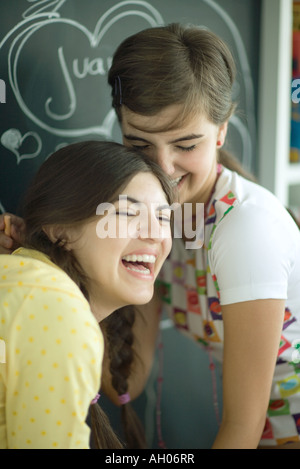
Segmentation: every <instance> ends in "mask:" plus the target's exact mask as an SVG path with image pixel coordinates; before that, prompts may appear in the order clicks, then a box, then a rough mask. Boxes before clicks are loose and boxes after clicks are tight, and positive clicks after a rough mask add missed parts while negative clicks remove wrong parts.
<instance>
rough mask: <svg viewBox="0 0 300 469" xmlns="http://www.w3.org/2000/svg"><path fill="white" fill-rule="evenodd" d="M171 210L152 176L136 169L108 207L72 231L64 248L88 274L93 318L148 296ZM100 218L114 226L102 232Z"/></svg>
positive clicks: (166, 243) (166, 245)
mask: <svg viewBox="0 0 300 469" xmlns="http://www.w3.org/2000/svg"><path fill="white" fill-rule="evenodd" d="M125 196H126V197H125ZM138 210H139V212H138ZM170 215H171V211H170V209H169V208H168V202H167V199H166V196H165V193H164V191H163V189H162V187H161V185H160V182H159V181H158V180H157V178H156V177H155V176H153V175H152V173H138V174H137V175H136V176H134V177H133V179H132V180H131V181H130V183H129V184H128V185H127V186H126V188H125V189H124V190H123V191H122V198H120V197H119V198H118V200H116V201H115V202H114V203H113V204H112V210H110V211H109V212H108V213H107V214H106V215H103V217H102V218H100V219H99V217H97V219H96V220H93V221H92V222H90V223H88V224H87V225H85V226H84V228H83V229H81V230H80V233H79V236H78V233H77V234H75V236H74V234H73V235H72V238H71V239H73V240H74V241H73V242H71V243H69V244H68V247H67V248H68V249H72V251H73V254H74V255H75V257H76V259H77V260H78V262H79V263H80V265H81V267H82V268H83V270H84V271H85V273H86V274H87V276H88V277H89V279H90V280H89V287H88V289H89V295H90V303H91V307H92V311H93V312H94V314H95V316H96V318H97V320H98V321H100V320H102V319H104V318H105V317H106V316H107V315H108V314H110V313H111V312H112V311H114V310H115V309H117V308H120V307H122V306H125V305H128V304H145V303H148V302H149V301H150V300H151V298H152V296H153V292H154V280H155V278H156V277H157V274H158V272H159V270H160V268H161V267H162V264H163V262H164V260H165V259H166V257H167V255H168V254H169V252H170V249H171V229H170ZM104 218H105V220H104ZM104 222H105V223H107V225H108V226H114V227H115V228H116V229H115V230H114V233H112V232H111V233H109V232H108V234H109V236H106V237H102V238H101V237H100V236H102V235H101V233H100V231H101V229H100V228H101V227H103V226H104V224H105V223H104ZM115 234H117V236H114V235H115ZM110 235H113V236H114V237H112V236H110Z"/></svg>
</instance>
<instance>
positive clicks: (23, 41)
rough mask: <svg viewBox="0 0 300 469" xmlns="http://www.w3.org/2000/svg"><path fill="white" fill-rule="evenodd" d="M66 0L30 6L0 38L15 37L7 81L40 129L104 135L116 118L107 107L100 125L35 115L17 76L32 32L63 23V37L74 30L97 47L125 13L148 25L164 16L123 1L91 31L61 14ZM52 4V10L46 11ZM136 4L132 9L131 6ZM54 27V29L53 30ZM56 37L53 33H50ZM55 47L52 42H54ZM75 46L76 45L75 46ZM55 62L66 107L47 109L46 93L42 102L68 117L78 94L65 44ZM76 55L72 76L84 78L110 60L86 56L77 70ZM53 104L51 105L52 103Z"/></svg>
mask: <svg viewBox="0 0 300 469" xmlns="http://www.w3.org/2000/svg"><path fill="white" fill-rule="evenodd" d="M66 1H67V0H61V1H52V2H51V1H50V2H49V1H48V2H45V1H42V2H38V3H37V4H36V5H34V6H32V7H31V8H29V9H28V10H27V11H26V12H25V14H24V15H23V16H24V20H23V21H22V22H21V23H19V24H18V25H16V26H15V27H14V28H13V29H12V30H11V31H10V32H9V33H8V34H7V35H6V36H5V37H4V39H3V40H2V41H1V43H0V50H1V48H2V47H3V45H4V44H5V43H6V42H7V41H8V40H9V39H10V38H11V37H12V36H14V39H13V41H12V44H11V46H10V48H9V52H8V72H9V82H10V86H11V88H12V90H13V93H14V95H15V98H16V100H17V102H18V104H19V107H20V109H21V111H22V112H23V113H24V114H25V115H26V116H27V117H28V118H29V119H30V120H31V121H32V122H34V123H35V124H36V125H37V126H39V127H40V128H41V129H44V130H46V131H47V132H49V133H50V134H53V135H56V136H60V137H84V136H86V135H91V134H95V135H100V136H103V137H106V138H109V137H110V136H111V131H112V126H113V124H114V122H115V120H116V116H115V113H114V111H113V110H112V109H110V110H109V111H108V113H107V114H106V116H105V117H104V119H103V121H102V124H101V125H92V126H87V127H79V128H70V125H68V126H67V125H66V126H65V127H61V128H60V127H58V126H55V125H53V124H52V123H49V122H47V121H46V119H45V118H42V117H40V116H39V115H37V112H36V111H35V112H34V111H33V110H32V109H31V107H30V105H29V104H28V103H26V102H25V99H24V97H23V95H22V91H21V89H20V76H19V69H18V65H19V61H20V58H21V56H22V53H23V51H24V49H25V48H26V45H27V43H28V41H29V40H30V39H32V38H33V36H34V35H37V33H38V32H39V31H40V30H42V29H44V28H48V31H49V34H50V33H51V29H49V28H51V27H54V26H56V27H58V26H63V27H64V30H65V35H66V37H67V36H68V34H67V31H68V28H70V29H73V30H74V29H75V30H77V32H78V33H80V35H81V37H80V40H82V41H86V42H87V47H89V48H90V49H94V50H95V49H98V48H99V49H100V50H101V48H100V46H101V41H102V39H103V37H104V36H105V34H106V33H107V32H108V30H109V29H110V28H111V27H112V26H113V25H115V24H116V23H117V22H118V21H120V20H121V19H123V18H125V17H128V16H138V17H141V18H143V19H144V20H145V21H146V22H147V23H148V24H149V26H155V25H158V24H162V23H163V19H162V17H161V15H160V14H159V12H158V11H157V10H156V9H155V8H153V7H152V6H151V5H150V4H149V3H147V2H143V1H123V2H120V3H118V4H116V5H115V6H113V7H111V8H109V9H108V10H107V11H106V12H105V13H104V14H103V15H102V16H101V17H100V18H99V19H98V21H97V22H96V26H95V29H94V31H90V30H89V29H88V28H87V27H85V26H84V25H83V24H81V23H79V22H78V21H75V20H72V19H70V18H64V17H62V16H60V14H59V12H58V10H59V9H60V8H61V7H62V6H63V5H64V3H66ZM50 7H52V10H51V11H45V10H47V9H49V8H50ZM132 7H135V9H130V8H132ZM54 31H55V30H54ZM53 37H55V35H53ZM53 47H54V46H53ZM75 50H76V48H75ZM57 58H58V60H57V65H59V67H60V69H61V73H62V78H63V82H62V86H63V85H64V86H65V87H66V92H67V95H68V97H69V101H70V102H69V106H68V111H67V112H66V113H63V114H59V113H58V112H54V111H53V109H50V106H51V105H53V103H54V100H55V98H53V97H52V96H50V97H48V98H47V99H46V101H45V103H44V106H43V108H44V110H45V117H46V116H48V117H49V118H50V119H51V120H52V121H54V122H55V121H61V122H62V121H68V120H69V119H70V118H71V117H72V116H73V115H74V113H75V111H77V110H78V109H77V95H76V89H75V86H74V83H73V81H72V78H73V77H72V74H71V72H70V70H68V68H67V63H66V59H65V54H64V47H63V46H60V47H58V49H57ZM78 61H79V59H78V58H76V57H75V58H73V72H74V73H73V76H74V74H75V76H77V78H80V79H83V78H85V77H86V76H87V75H88V74H89V75H97V74H102V75H104V74H106V73H107V71H108V68H109V65H110V60H109V59H108V60H106V61H105V60H103V59H102V58H101V57H99V58H97V59H93V60H92V61H91V62H89V59H88V58H87V57H86V58H84V66H83V72H81V73H79V66H78ZM52 107H53V106H52Z"/></svg>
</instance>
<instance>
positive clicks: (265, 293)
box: [208, 202, 299, 305]
mask: <svg viewBox="0 0 300 469" xmlns="http://www.w3.org/2000/svg"><path fill="white" fill-rule="evenodd" d="M298 252H299V230H298V228H297V227H296V225H295V223H294V222H293V220H292V219H291V217H290V216H289V214H288V213H287V212H286V211H285V210H284V209H283V208H281V207H280V206H279V205H276V206H275V207H272V208H270V209H268V207H266V206H264V207H259V206H257V205H255V204H252V203H251V202H244V203H243V204H241V205H237V206H236V207H234V208H233V209H232V210H231V212H230V213H228V214H227V215H226V216H225V217H224V218H223V220H221V221H220V223H219V224H218V226H217V227H216V229H215V232H214V235H213V240H212V247H211V250H210V251H209V252H208V256H209V264H210V269H211V273H212V274H213V275H215V276H216V280H217V282H218V287H219V290H220V303H221V304H223V305H226V304H231V303H238V302H242V301H250V300H256V299H267V298H274V299H286V298H287V288H288V279H289V276H290V273H291V271H292V269H293V266H294V262H295V261H294V260H295V258H296V253H298Z"/></svg>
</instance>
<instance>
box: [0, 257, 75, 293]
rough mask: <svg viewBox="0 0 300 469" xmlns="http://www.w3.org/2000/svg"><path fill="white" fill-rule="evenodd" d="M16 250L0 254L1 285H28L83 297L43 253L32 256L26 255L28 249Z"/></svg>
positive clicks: (69, 279)
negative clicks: (8, 253)
mask: <svg viewBox="0 0 300 469" xmlns="http://www.w3.org/2000/svg"><path fill="white" fill-rule="evenodd" d="M24 252H25V254H26V255H22V253H23V251H20V253H19V252H18V251H16V252H15V253H14V254H12V255H2V256H0V270H1V271H2V272H3V276H2V279H1V280H2V282H1V286H3V284H5V285H7V286H8V285H10V287H11V288H13V287H24V288H26V287H29V288H35V289H37V290H39V289H40V290H42V291H44V292H45V291H46V290H47V291H51V290H55V291H57V292H58V291H59V292H60V293H61V294H68V295H73V296H76V297H77V298H80V299H84V297H83V295H82V293H81V291H80V289H79V288H78V286H77V285H76V284H75V282H74V281H73V280H72V279H71V278H70V277H69V276H68V275H67V273H66V272H64V271H63V270H62V269H60V268H59V267H57V266H56V265H55V264H53V263H52V262H51V261H50V260H48V258H47V257H46V256H44V255H42V254H41V255H39V256H38V257H34V255H35V253H36V251H32V252H33V255H31V252H30V255H28V250H24Z"/></svg>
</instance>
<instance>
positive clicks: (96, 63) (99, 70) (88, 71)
mask: <svg viewBox="0 0 300 469" xmlns="http://www.w3.org/2000/svg"><path fill="white" fill-rule="evenodd" d="M58 59H59V64H60V67H61V71H62V74H63V77H64V80H65V84H66V87H67V91H68V94H69V97H70V106H69V112H68V113H66V114H64V115H58V114H55V113H54V112H52V111H51V109H50V107H49V106H50V104H51V103H52V98H48V99H47V101H46V104H45V110H46V113H47V114H48V116H49V117H51V118H52V119H55V120H65V119H69V118H70V117H71V116H72V115H73V114H74V112H75V110H76V105H77V98H76V92H75V87H74V84H73V81H72V77H71V73H70V72H69V70H68V67H67V63H66V60H65V56H64V51H63V48H62V47H59V49H58ZM111 61H112V59H111V57H108V58H107V61H106V69H105V62H104V60H103V59H102V58H97V59H94V60H91V61H90V60H89V59H88V58H87V57H86V58H85V59H84V61H83V67H82V70H81V71H80V70H79V65H78V59H74V60H73V74H74V76H75V77H76V78H78V79H80V80H82V79H83V78H86V77H87V75H105V74H106V73H107V72H108V69H109V68H110V66H111Z"/></svg>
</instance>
